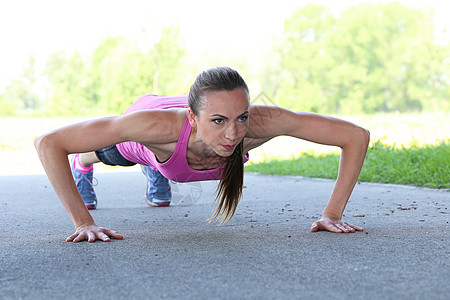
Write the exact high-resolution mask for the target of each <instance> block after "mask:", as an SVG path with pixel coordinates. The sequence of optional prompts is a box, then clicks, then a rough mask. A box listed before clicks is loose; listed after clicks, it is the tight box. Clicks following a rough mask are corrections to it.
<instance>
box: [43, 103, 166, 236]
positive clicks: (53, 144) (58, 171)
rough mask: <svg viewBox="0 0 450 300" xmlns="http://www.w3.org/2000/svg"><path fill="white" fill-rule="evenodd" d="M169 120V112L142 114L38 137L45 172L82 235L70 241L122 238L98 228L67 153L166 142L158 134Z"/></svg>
mask: <svg viewBox="0 0 450 300" xmlns="http://www.w3.org/2000/svg"><path fill="white" fill-rule="evenodd" d="M167 118H168V115H167V113H166V114H164V113H160V112H150V111H147V112H140V113H134V114H130V115H126V116H121V117H110V118H103V119H97V120H93V121H87V122H83V123H78V124H74V125H71V126H67V127H63V128H60V129H57V130H55V131H52V132H50V133H48V134H45V135H43V136H41V137H38V138H36V140H35V147H36V150H37V152H38V155H39V158H40V160H41V162H42V165H43V167H44V170H45V172H46V173H47V176H48V178H49V180H50V182H51V184H52V186H53V189H54V190H55V192H56V194H57V196H58V198H59V199H60V200H61V202H62V204H63V206H64V208H65V209H66V211H67V213H68V214H69V216H70V218H71V220H72V222H73V224H74V225H75V228H76V230H77V232H78V233H79V234H78V235H77V236H76V237H74V236H71V237H69V238H68V239H67V240H73V241H75V242H77V241H80V240H83V239H88V240H89V241H92V242H93V241H95V239H101V240H103V241H108V240H109V237H114V238H122V236H121V235H119V234H117V233H116V232H115V231H111V230H108V229H104V228H100V227H97V225H95V223H94V220H93V218H92V216H91V215H90V213H89V212H88V210H87V209H86V206H85V204H84V202H83V200H82V198H81V196H80V193H79V192H78V190H77V188H76V185H75V183H74V180H73V177H72V174H71V170H70V166H69V162H68V158H67V156H68V154H72V153H83V152H90V151H95V150H98V149H101V148H104V147H107V146H110V145H115V144H118V143H121V142H124V141H128V140H134V141H140V142H141V141H142V142H148V141H153V140H155V141H157V142H163V141H161V135H160V134H156V133H157V132H158V129H162V128H161V123H163V122H162V120H165V119H167ZM155 128H156V130H155ZM167 128H170V126H166V129H165V130H167ZM151 129H153V130H151ZM159 132H160V131H159ZM165 136H166V137H167V136H169V135H165Z"/></svg>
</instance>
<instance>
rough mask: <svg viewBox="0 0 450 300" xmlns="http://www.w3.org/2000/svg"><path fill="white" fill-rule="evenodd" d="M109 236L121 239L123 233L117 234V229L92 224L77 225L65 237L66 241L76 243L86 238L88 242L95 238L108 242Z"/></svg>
mask: <svg viewBox="0 0 450 300" xmlns="http://www.w3.org/2000/svg"><path fill="white" fill-rule="evenodd" d="M111 237H112V238H115V239H118V240H121V239H123V235H121V234H119V233H118V232H117V231H114V230H111V229H107V228H103V227H99V226H97V225H95V224H92V225H86V226H79V227H78V228H77V229H76V231H75V233H74V234H72V235H71V236H69V237H68V238H67V239H66V242H74V243H78V242H81V241H84V240H87V241H88V242H89V243H93V242H95V240H102V241H104V242H109V241H110V238H111Z"/></svg>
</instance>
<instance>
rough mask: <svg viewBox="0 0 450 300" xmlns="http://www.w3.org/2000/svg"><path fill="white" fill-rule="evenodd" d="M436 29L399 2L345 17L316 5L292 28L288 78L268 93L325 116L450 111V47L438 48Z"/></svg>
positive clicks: (284, 63) (284, 61)
mask: <svg viewBox="0 0 450 300" xmlns="http://www.w3.org/2000/svg"><path fill="white" fill-rule="evenodd" d="M432 24H433V23H432V22H430V17H429V16H428V15H427V14H425V13H423V12H421V11H418V10H415V9H411V8H407V7H405V6H403V5H401V4H399V3H388V4H378V5H372V4H362V5H358V6H355V7H351V8H349V9H347V10H346V11H344V12H343V13H342V15H341V16H340V18H338V19H336V18H335V17H333V15H332V14H331V13H330V11H329V10H328V9H327V8H325V7H323V6H319V5H308V6H306V7H304V8H301V9H299V10H297V11H296V12H295V13H294V14H293V15H292V17H291V18H290V19H288V20H287V21H286V22H285V49H284V50H283V51H282V52H281V67H282V68H281V69H282V74H283V76H278V78H279V79H278V80H279V88H278V90H277V91H268V93H269V94H275V95H276V96H275V97H276V98H277V99H279V104H281V105H283V106H285V107H287V108H290V109H295V110H308V111H313V112H322V113H336V114H337V113H340V114H349V113H352V114H359V113H376V112H381V111H384V112H392V111H402V112H409V111H423V110H427V111H432V110H434V111H437V110H446V111H448V109H449V108H450V105H449V98H450V81H449V78H450V60H449V53H450V47H449V46H447V47H443V46H438V45H437V44H435V43H434V41H433V34H434V32H433V31H434V27H433V25H432ZM278 72H279V71H278Z"/></svg>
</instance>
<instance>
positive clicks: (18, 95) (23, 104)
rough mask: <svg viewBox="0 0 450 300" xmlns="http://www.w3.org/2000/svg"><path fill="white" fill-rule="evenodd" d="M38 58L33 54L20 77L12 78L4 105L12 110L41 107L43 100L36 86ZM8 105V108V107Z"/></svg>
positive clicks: (7, 87) (7, 88)
mask: <svg viewBox="0 0 450 300" xmlns="http://www.w3.org/2000/svg"><path fill="white" fill-rule="evenodd" d="M35 65H36V60H35V59H34V57H33V56H31V57H30V58H29V60H28V65H27V66H26V67H25V68H24V69H23V71H22V75H21V76H20V77H19V78H18V79H14V78H11V79H10V83H9V84H8V85H7V86H6V91H5V95H4V97H5V99H4V100H3V101H2V102H3V103H2V107H3V108H5V109H8V110H9V111H11V110H12V109H13V108H20V109H22V110H28V111H29V110H33V109H38V108H40V105H41V101H40V99H39V96H38V93H37V86H36V67H35ZM7 107H8V108H7Z"/></svg>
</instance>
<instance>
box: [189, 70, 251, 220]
mask: <svg viewBox="0 0 450 300" xmlns="http://www.w3.org/2000/svg"><path fill="white" fill-rule="evenodd" d="M236 88H242V89H243V90H244V91H245V92H246V93H247V98H249V91H248V87H247V84H246V83H245V81H244V79H243V78H242V77H241V75H239V73H238V72H237V71H235V70H233V69H231V68H229V67H215V68H211V69H208V70H205V71H203V72H202V73H201V74H200V75H198V76H197V78H196V80H195V82H194V84H193V85H192V86H191V89H190V91H189V96H188V104H189V107H190V108H191V110H192V112H193V113H194V114H195V115H196V116H198V113H199V111H201V110H202V109H203V108H204V107H205V104H206V103H205V101H206V97H203V96H204V95H205V93H207V92H211V91H224V90H226V91H232V90H234V89H236ZM243 183H244V154H243V141H241V142H240V143H239V145H238V146H237V147H236V149H235V150H234V152H233V154H232V155H230V156H229V157H228V161H227V163H226V164H225V166H224V167H223V170H222V176H221V178H220V182H219V185H218V186H217V191H216V199H215V200H214V203H216V202H217V208H216V211H215V212H214V214H213V216H212V217H211V218H210V219H209V221H213V220H215V219H217V218H218V217H219V218H220V219H221V224H222V223H225V222H228V221H229V220H230V219H231V218H232V217H233V215H234V212H235V211H236V208H237V205H238V203H239V200H240V199H241V196H242V186H243Z"/></svg>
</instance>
